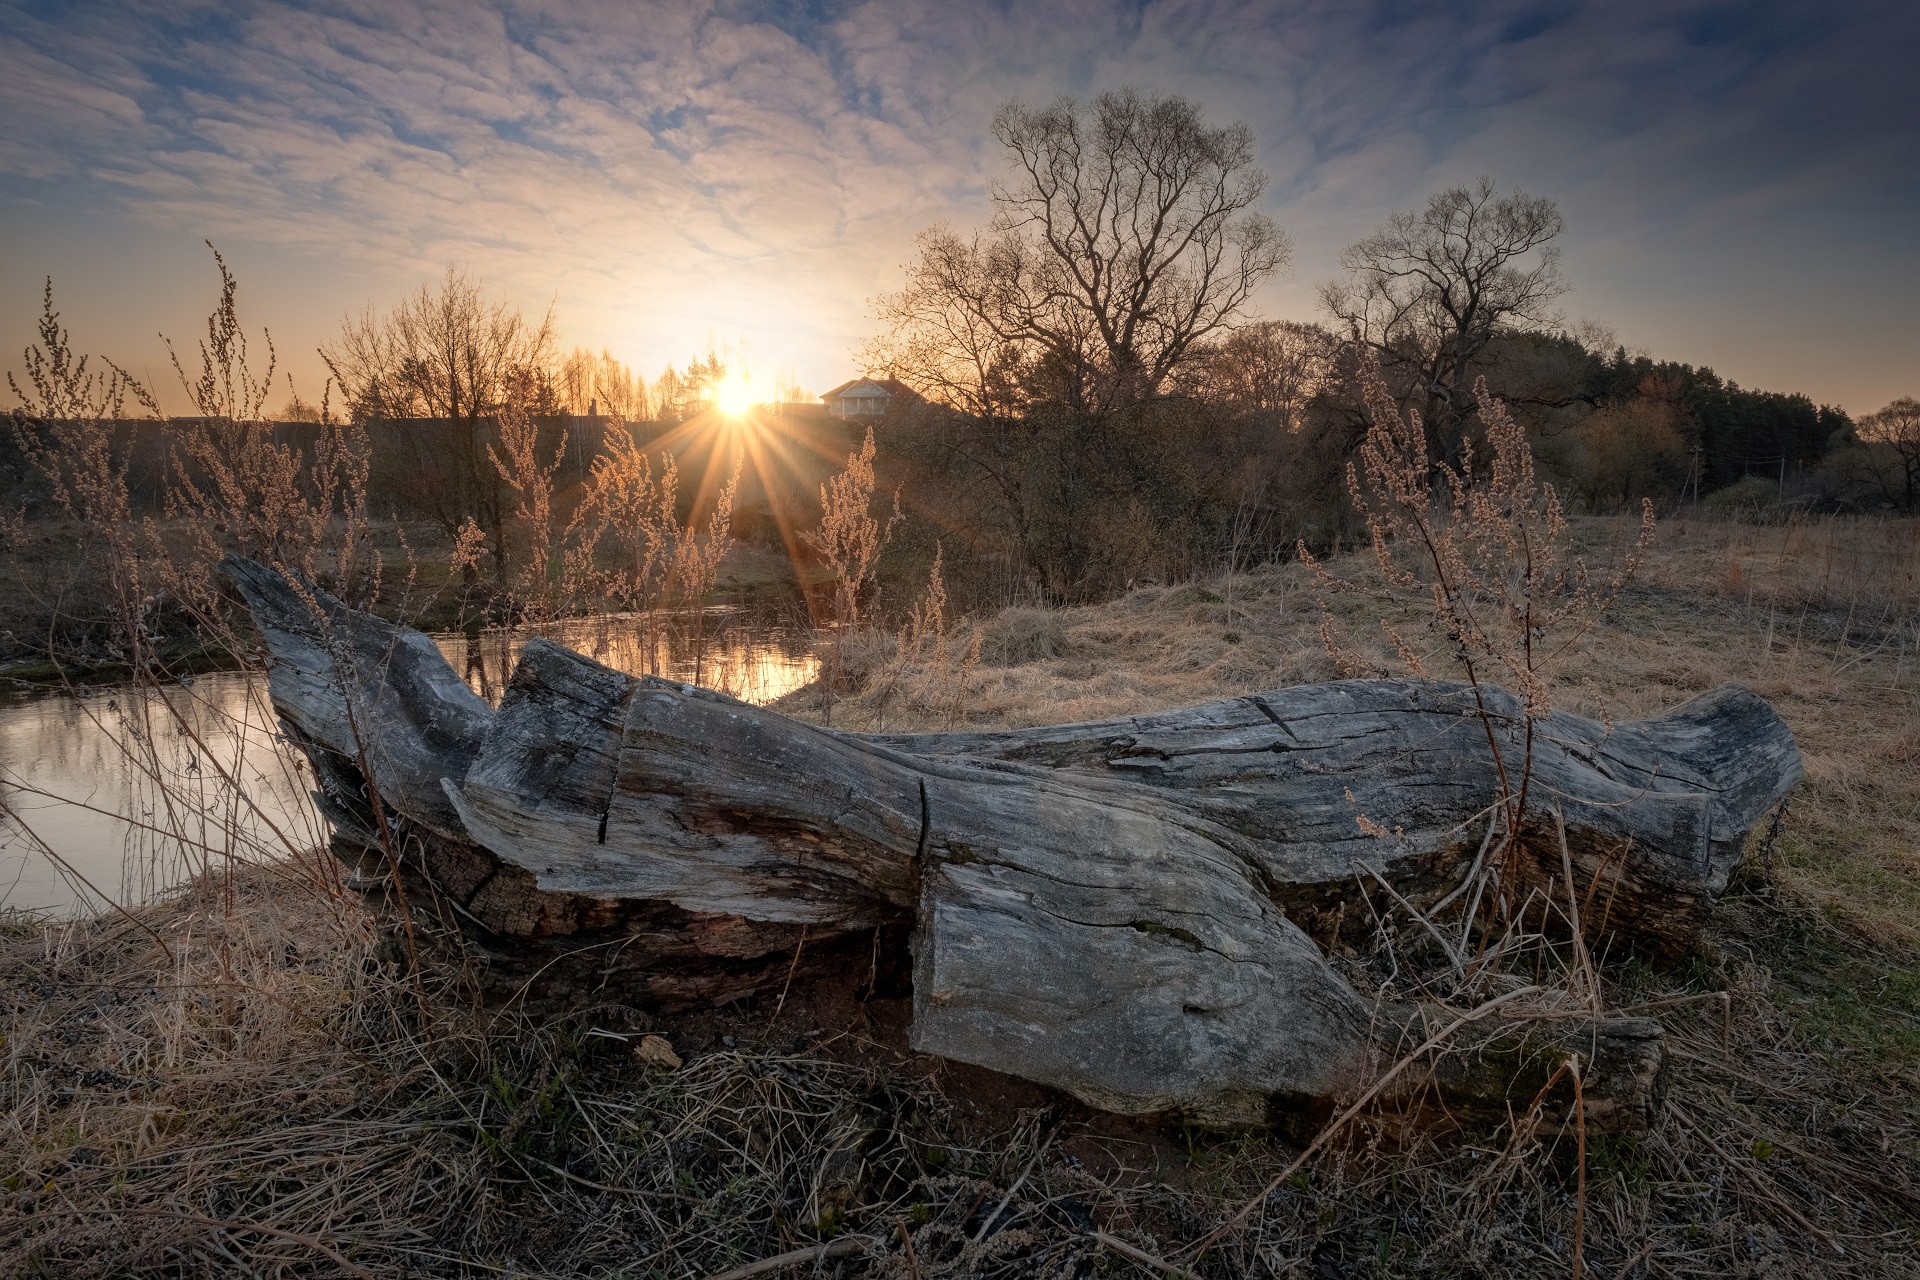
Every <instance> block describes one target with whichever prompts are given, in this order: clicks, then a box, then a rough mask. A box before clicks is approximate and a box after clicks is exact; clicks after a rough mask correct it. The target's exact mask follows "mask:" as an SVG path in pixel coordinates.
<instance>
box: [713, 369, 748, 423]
mask: <svg viewBox="0 0 1920 1280" xmlns="http://www.w3.org/2000/svg"><path fill="white" fill-rule="evenodd" d="M758 403H759V399H758V397H756V396H755V395H754V390H753V376H752V375H751V374H749V373H747V372H745V371H744V370H741V371H736V372H733V373H729V374H728V375H727V376H726V377H724V378H722V379H721V380H720V381H719V382H717V383H715V384H714V388H713V407H714V408H716V409H718V410H719V411H720V412H721V413H723V414H725V415H726V416H727V417H729V418H738V417H742V416H744V415H745V414H746V413H747V412H748V411H749V410H751V409H752V408H753V407H754V405H756V404H758Z"/></svg>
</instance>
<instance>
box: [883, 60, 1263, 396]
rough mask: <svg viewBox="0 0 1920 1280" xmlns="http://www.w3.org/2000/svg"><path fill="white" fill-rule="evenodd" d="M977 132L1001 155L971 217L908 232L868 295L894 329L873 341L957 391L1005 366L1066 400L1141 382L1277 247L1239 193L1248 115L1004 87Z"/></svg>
mask: <svg viewBox="0 0 1920 1280" xmlns="http://www.w3.org/2000/svg"><path fill="white" fill-rule="evenodd" d="M993 135H994V137H995V138H996V139H997V140H998V141H999V142H1000V144H1001V146H1002V147H1003V148H1004V149H1005V151H1006V154H1007V158H1008V170H1007V175H1006V176H1005V177H1004V178H1003V179H1002V180H1001V181H999V182H996V183H995V184H994V186H993V188H992V197H993V203H994V215H993V219H992V221H991V223H990V224H989V228H988V230H987V231H985V232H984V233H982V234H979V235H975V236H972V237H962V236H957V235H955V234H954V233H952V232H950V231H946V230H936V231H934V232H930V233H928V234H927V235H926V236H923V237H922V239H921V242H920V255H919V258H918V260H917V261H916V262H914V263H913V264H912V265H910V266H909V267H908V269H907V274H908V279H907V284H906V287H905V288H904V289H902V290H901V291H900V292H899V293H897V294H894V295H891V296H889V297H887V298H883V299H881V300H880V304H879V311H880V316H881V319H882V320H883V321H884V322H887V323H888V325H889V328H890V329H891V330H892V332H893V334H894V340H893V341H892V342H891V343H889V344H887V345H886V346H885V348H884V349H882V350H878V351H877V352H876V354H878V355H879V356H880V357H881V358H882V359H883V361H884V362H885V363H886V364H887V365H888V366H889V367H890V369H891V371H893V372H894V373H895V374H896V376H899V377H901V378H903V380H905V381H908V382H909V383H912V384H915V385H916V386H918V387H921V388H923V389H924V390H926V391H927V392H929V393H931V394H934V395H936V396H939V397H941V398H944V399H947V400H948V401H949V402H951V403H954V404H955V405H956V407H960V408H963V409H964V410H966V411H968V412H978V411H979V410H980V409H981V408H982V407H984V406H993V407H998V406H999V404H1000V403H1001V401H1002V400H1003V399H1004V397H1005V396H1006V395H1007V394H1008V393H1009V392H1010V391H1011V389H1012V386H1013V384H1012V383H1010V382H1008V380H1007V379H1008V375H1009V374H1010V373H1011V372H1013V371H1015V370H1018V371H1020V372H1021V373H1022V374H1024V375H1025V378H1026V380H1027V381H1028V383H1029V389H1030V390H1038V391H1039V392H1040V393H1041V394H1044V395H1046V396H1048V397H1049V398H1052V399H1056V400H1058V401H1060V402H1062V403H1065V404H1066V405H1068V406H1069V407H1071V408H1074V409H1077V410H1090V411H1093V412H1096V413H1102V412H1106V411H1109V410H1112V409H1115V408H1120V407H1124V406H1126V405H1129V404H1133V403H1137V402H1138V401H1140V400H1142V399H1145V398H1149V397H1151V396H1154V395H1156V394H1158V393H1159V392H1160V390H1161V389H1162V388H1163V386H1164V385H1165V384H1166V381H1167V379H1168V378H1169V377H1170V376H1171V375H1172V374H1173V373H1174V371H1175V370H1176V369H1177V368H1178V367H1179V366H1180V365H1181V363H1182V362H1183V361H1184V360H1186V359H1187V357H1188V356H1189V355H1190V354H1192V353H1193V351H1194V349H1195V347H1196V345H1197V344H1200V343H1202V342H1204V341H1206V340H1207V339H1208V338H1209V337H1210V336H1214V335H1217V334H1219V333H1221V332H1222V331H1223V330H1226V329H1228V328H1230V327H1231V326H1232V325H1233V324H1234V322H1235V321H1236V320H1238V319H1239V318H1240V317H1241V314H1242V312H1243V309H1244V308H1245V306H1246V304H1247V301H1248V299H1249V298H1250V297H1251V296H1252V294H1253V291H1254V290H1255V289H1256V288H1258V287H1259V285H1260V283H1261V282H1262V281H1264V280H1266V279H1267V278H1268V277H1269V276H1270V275H1272V274H1273V272H1274V271H1275V270H1277V269H1278V268H1279V267H1280V266H1281V265H1282V264H1283V263H1284V262H1285V261H1286V259H1287V255H1288V252H1289V248H1288V242H1287V238H1286V236H1285V235H1284V234H1283V233H1282V232H1281V230H1280V229H1279V227H1277V226H1276V225H1275V224H1274V222H1273V220H1272V219H1270V218H1268V217H1266V216H1265V215H1264V214H1261V213H1258V212H1256V211H1254V210H1253V206H1254V205H1255V204H1256V203H1257V202H1258V201H1259V199H1260V197H1261V196H1262V195H1263V194H1264V193H1265V191H1266V186H1267V175H1266V173H1265V172H1264V171H1263V170H1261V169H1260V168H1259V166H1258V165H1257V164H1256V163H1255V156H1254V143H1253V133H1252V131H1251V130H1250V129H1248V128H1247V126H1246V125H1244V124H1231V125H1227V126H1224V127H1221V128H1214V127H1210V126H1209V125H1208V124H1207V122H1206V120H1205V118H1204V117H1203V115H1202V114H1201V111H1200V108H1199V107H1198V106H1196V105H1195V104H1194V103H1192V102H1189V101H1188V100H1187V99H1185V98H1180V97H1173V96H1154V97H1143V96H1141V95H1140V94H1138V93H1135V92H1133V91H1132V90H1118V91H1115V92H1110V93H1103V94H1100V95H1099V96H1098V97H1096V98H1094V99H1093V101H1092V102H1091V103H1089V104H1086V105H1082V104H1080V103H1077V102H1075V101H1074V100H1073V99H1072V98H1064V97H1063V98H1059V99H1057V100H1055V101H1054V102H1052V103H1050V104H1049V105H1047V106H1044V107H1033V106H1029V105H1028V104H1026V103H1024V102H1019V101H1012V102H1007V103H1005V104H1003V105H1002V106H1001V107H1000V109H999V110H998V111H997V112H996V113H995V115H994V118H993ZM1036 379H1038V382H1037V383H1036V382H1035V380H1036Z"/></svg>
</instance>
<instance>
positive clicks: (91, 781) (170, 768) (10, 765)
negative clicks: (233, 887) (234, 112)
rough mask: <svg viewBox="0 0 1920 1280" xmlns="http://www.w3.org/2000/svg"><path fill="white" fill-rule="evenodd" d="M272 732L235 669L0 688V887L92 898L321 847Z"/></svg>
mask: <svg viewBox="0 0 1920 1280" xmlns="http://www.w3.org/2000/svg"><path fill="white" fill-rule="evenodd" d="M163 700H164V701H163ZM278 734H279V724H278V721H277V719H276V717H275V716H274V714H273V711H272V708H271V706H270V705H269V704H268V702H267V697H266V682H265V681H264V680H262V679H259V678H258V677H256V676H252V675H249V674H247V673H244V672H237V671H235V672H221V673H217V674H213V675H207V676H202V677H200V678H198V679H196V680H194V681H192V682H191V683H189V684H185V685H176V686H169V687H168V688H166V689H165V690H153V689H142V688H138V687H135V686H131V685H121V686H114V687H108V688H101V689H95V690H92V691H89V692H87V693H85V694H83V695H82V696H78V697H75V696H72V695H68V694H55V695H48V696H41V697H34V698H24V699H10V700H7V701H4V702H0V790H4V793H5V799H6V802H7V806H8V808H9V809H11V810H12V811H13V815H14V816H13V818H12V820H11V821H6V820H0V860H4V861H5V862H6V863H7V866H6V869H5V875H4V877H0V896H4V897H5V899H6V901H7V902H8V903H9V904H10V905H16V906H23V907H32V908H41V909H51V910H55V911H66V910H70V909H73V908H77V907H80V906H82V905H85V906H87V907H89V908H91V909H95V910H97V909H99V908H100V906H101V905H102V904H101V903H100V901H99V899H100V898H111V899H115V900H118V901H121V902H136V901H141V900H144V899H147V898H150V897H152V896H153V895H154V894H156V893H159V892H161V891H163V890H165V889H168V888H170V887H172V886H173V885H176V884H178V883H180V882H181V881H182V880H183V879H185V878H186V877H187V876H189V875H192V874H195V873H197V872H201V871H205V870H208V869H212V868H214V867H217V866H219V865H221V864H222V863H224V862H225V861H227V860H229V859H238V860H242V861H254V860H259V859H262V858H269V857H281V856H285V854H286V853H287V852H288V845H289V844H293V845H298V846H300V847H302V848H305V849H313V848H319V847H321V846H322V845H324V843H325V841H326V833H325V830H324V828H323V826H322V825H321V823H320V820H319V815H318V813H317V812H316V811H315V810H314V808H313V805H312V802H311V800H310V799H309V797H308V792H309V790H310V788H311V786H312V779H311V778H310V777H309V776H308V773H307V767H306V761H305V759H304V757H302V756H301V754H300V753H299V752H297V751H290V750H287V749H285V747H284V744H283V743H281V742H280V741H279V738H278ZM43 845H44V846H45V848H43V847H42V846H43ZM47 849H51V850H52V855H51V856H50V855H49V854H48V853H47V852H46V850H47ZM15 860H18V861H17V864H16V862H15ZM62 863H64V864H66V865H65V866H64V867H63V866H62V865H61V864H62ZM16 871H17V874H16ZM82 882H84V883H82ZM88 886H91V887H90V888H89V887H88Z"/></svg>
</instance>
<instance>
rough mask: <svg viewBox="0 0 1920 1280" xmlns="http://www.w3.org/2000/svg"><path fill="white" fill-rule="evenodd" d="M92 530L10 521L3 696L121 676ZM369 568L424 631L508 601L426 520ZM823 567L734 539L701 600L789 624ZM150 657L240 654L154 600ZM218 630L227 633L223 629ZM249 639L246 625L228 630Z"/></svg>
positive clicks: (4, 557)
mask: <svg viewBox="0 0 1920 1280" xmlns="http://www.w3.org/2000/svg"><path fill="white" fill-rule="evenodd" d="M155 530H156V532H157V535H158V536H159V537H160V538H162V539H163V540H169V539H170V540H172V541H177V542H179V543H180V544H181V546H183V547H184V546H185V545H186V539H187V533H186V531H185V530H184V529H179V528H174V527H172V526H170V525H169V524H168V523H166V522H159V523H157V524H156V526H155ZM94 536H95V531H93V530H90V529H88V528H86V527H85V526H83V525H81V524H79V523H77V522H74V521H70V520H65V519H54V518H49V519H43V520H36V521H31V522H25V523H20V524H16V525H14V526H11V527H10V528H9V529H7V530H6V531H5V539H4V541H3V542H0V690H5V689H8V688H32V687H42V686H44V687H60V686H63V685H69V684H101V683H107V682H111V681H117V680H124V679H128V678H130V677H131V675H132V670H131V668H130V667H129V666H128V663H127V660H126V658H125V656H124V636H123V631H124V627H125V621H124V618H123V617H122V610H121V608H120V606H119V603H118V601H117V600H116V598H115V596H114V593H113V591H112V589H111V586H110V584H109V583H108V582H107V581H106V580H105V578H104V577H103V576H102V574H101V572H100V565H101V558H100V557H98V556H96V555H94V554H92V547H91V546H90V539H91V538H93V537H94ZM369 549H370V551H371V553H372V555H371V556H370V557H369V562H370V563H376V564H377V565H378V566H379V571H380V578H379V583H378V586H377V587H375V588H374V589H373V590H372V592H371V595H372V599H371V601H370V602H368V607H370V608H371V609H372V610H373V611H374V612H376V613H379V614H381V615H382V616H385V617H389V618H391V619H393V620H395V621H401V622H405V623H406V624H407V625H409V626H412V627H416V628H418V629H419V630H422V631H428V632H435V631H439V632H447V631H458V630H462V629H464V628H477V627H480V626H492V625H498V624H499V623H500V622H501V621H502V620H503V618H504V617H505V610H506V605H505V603H504V600H503V598H502V597H500V596H499V595H498V593H497V592H496V590H495V589H494V588H493V587H492V586H490V585H489V584H488V583H487V582H485V581H484V580H483V581H481V582H479V583H477V584H469V583H467V582H465V581H464V579H463V578H462V576H461V575H460V574H459V573H457V572H456V571H455V570H454V569H453V568H452V566H451V563H450V561H451V556H452V548H451V545H450V544H449V543H448V541H447V539H446V537H445V535H444V534H443V533H442V531H441V530H440V529H439V528H438V527H437V526H434V525H430V524H426V523H422V522H412V523H409V524H407V525H405V526H382V527H379V528H376V529H374V530H372V531H371V532H370V535H369ZM821 577H822V571H821V570H819V569H818V567H817V566H811V565H803V566H796V565H795V564H794V563H793V562H792V560H791V559H790V558H789V557H788V556H787V554H786V553H785V552H784V551H783V550H775V549H772V548H768V547H763V546H758V545H755V544H751V543H744V542H736V543H735V544H734V546H733V548H732V550H731V551H729V553H728V554H727V556H726V558H725V559H724V560H723V561H722V562H721V565H720V569H719V572H718V574H717V575H716V577H715V580H714V587H713V590H712V592H711V593H710V594H709V595H708V597H707V599H706V601H705V603H706V604H709V605H731V606H737V607H742V608H750V609H760V610H767V611H773V612H777V613H779V614H781V615H782V616H785V617H789V618H791V619H792V620H793V621H794V622H795V623H796V624H798V623H801V622H803V621H804V620H805V617H806V604H805V597H806V592H807V591H808V590H809V589H812V588H814V587H816V586H817V585H818V583H819V581H820V580H821ZM142 625H143V628H144V630H145V636H144V640H145V643H147V644H148V645H150V646H151V651H152V654H153V662H154V664H155V665H156V666H158V667H159V668H160V669H162V670H164V671H166V672H167V673H168V675H169V676H171V677H174V678H178V677H180V676H192V675H200V674H203V673H205V672H209V671H224V670H232V669H234V668H236V667H238V666H239V665H241V663H240V659H239V657H238V656H237V655H236V654H235V653H234V652H233V649H232V646H231V644H230V643H229V640H228V637H227V636H226V635H224V634H222V635H213V636H210V635H209V634H208V629H207V628H206V627H205V626H204V625H202V624H201V623H200V622H199V621H198V620H196V619H193V618H191V617H189V616H187V615H186V614H185V613H184V612H183V611H181V610H180V609H178V608H174V607H171V606H170V604H169V602H167V601H165V600H163V599H158V598H156V599H154V600H153V601H152V602H151V604H150V606H149V609H148V611H147V614H146V616H145V618H144V619H143V622H142ZM219 630H221V631H225V630H226V629H225V628H221V629H219ZM236 630H238V632H239V633H240V634H242V635H244V634H245V627H244V625H242V626H240V627H238V628H236Z"/></svg>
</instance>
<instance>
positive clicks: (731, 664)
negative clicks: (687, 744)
mask: <svg viewBox="0 0 1920 1280" xmlns="http://www.w3.org/2000/svg"><path fill="white" fill-rule="evenodd" d="M696 628H697V629H698V631H699V632H700V634H701V635H702V637H703V639H702V640H701V642H700V643H699V644H697V645H696V644H695V643H694V641H693V638H692V635H691V633H693V632H694V631H695V630H696ZM530 634H539V635H545V636H547V637H548V638H550V639H553V640H557V641H559V642H560V643H561V644H564V645H566V646H567V647H568V648H571V649H575V650H577V651H579V652H581V653H584V654H586V655H588V656H589V657H592V658H594V659H596V660H598V661H600V662H604V663H606V664H607V665H608V666H610V667H614V668H617V669H618V670H621V671H627V672H631V673H634V674H641V673H648V672H651V673H655V674H659V675H665V676H670V677H672V678H673V679H676V680H686V681H696V682H698V683H700V684H704V685H705V686H707V687H708V688H711V689H719V690H722V691H724V692H726V693H730V694H732V695H733V696H735V697H737V698H741V699H743V700H745V701H748V702H756V703H766V702H771V701H773V700H774V699H776V698H778V697H780V696H782V695H783V694H786V693H790V692H792V691H793V690H795V689H797V688H799V687H801V686H802V685H804V684H806V683H807V682H808V681H810V680H812V679H813V678H814V676H815V674H817V671H818V664H817V663H816V662H815V660H814V658H813V656H812V654H811V653H810V652H809V651H808V648H807V644H806V639H805V637H804V636H803V635H802V634H800V633H798V632H795V631H792V630H789V629H788V628H786V627H784V626H783V625H780V624H779V623H777V622H774V621H771V620H768V619H766V618H761V617H755V616H752V615H749V614H747V613H744V612H740V611H735V610H731V609H726V608H716V609H709V610H707V611H705V613H704V614H702V615H699V616H697V617H696V616H694V615H690V614H678V615H671V616H666V615H653V616H649V615H644V614H641V615H632V614H624V615H611V616H605V617H596V618H582V619H572V620H569V621H567V622H563V623H557V624H552V625H549V626H545V627H541V628H538V629H537V630H534V631H526V630H522V631H518V632H515V633H512V634H508V633H506V632H504V631H481V632H478V633H473V634H460V633H449V634H443V635H436V636H435V637H434V640H435V641H436V643H438V644H439V646H440V650H441V652H442V653H444V654H446V656H447V661H449V662H450V663H452V664H453V668H454V670H455V671H458V672H460V673H461V674H462V675H463V676H464V677H465V679H466V681H467V683H468V684H469V685H471V686H472V687H473V689H474V690H475V692H477V693H479V694H480V695H481V696H482V697H484V698H486V699H487V700H488V701H489V702H498V701H499V698H500V692H501V689H502V687H503V686H504V684H505V682H506V678H507V676H508V675H509V674H510V673H511V671H512V669H513V663H514V660H515V659H516V658H517V657H518V656H519V652H520V648H521V646H522V645H523V644H525V642H526V639H527V637H528V635H530ZM163 696H164V698H165V700H166V704H167V705H162V704H161V703H160V701H159V699H160V698H161V697H163ZM170 708H171V709H170ZM311 785H312V783H311V779H310V778H309V776H308V775H307V771H306V764H305V761H304V759H302V758H301V757H300V756H299V754H298V753H297V752H293V751H289V750H287V749H286V748H285V746H284V744H282V743H281V742H280V741H279V739H278V737H277V725H276V724H275V721H274V717H273V713H272V709H271V707H270V706H269V705H268V703H267V698H266V681H265V679H264V678H262V677H260V676H258V675H254V674H249V673H245V672H238V671H234V672H218V673H214V674H211V675H206V676H201V677H199V678H198V679H196V680H193V681H191V682H183V683H182V684H181V685H178V686H174V687H171V688H169V689H167V690H166V691H165V692H164V694H163V695H162V694H155V693H152V692H143V691H141V690H139V689H136V688H134V687H132V686H98V687H95V688H92V689H89V690H87V691H85V692H84V693H82V694H80V695H79V696H73V695H69V694H64V693H26V694H0V801H3V802H4V809H5V811H4V812H0V903H4V904H5V905H6V906H9V907H17V908H26V909H30V910H36V911H48V912H53V913H55V914H59V915H72V914H76V913H79V912H84V911H91V910H98V909H100V908H101V907H102V906H103V905H104V904H105V902H106V901H113V902H120V903H133V902H139V901H143V900H145V899H147V898H150V897H152V896H153V895H154V894H156V893H158V892H161V891H163V890H165V889H167V888H168V887H170V886H172V885H174V884H178V883H179V882H180V881H181V880H183V879H185V878H186V877H187V876H189V875H191V874H193V873H195V872H196V871H199V870H201V869H203V868H204V867H206V866H207V865H208V864H209V862H212V863H213V864H215V865H217V864H218V863H219V861H220V860H221V859H222V858H224V857H226V856H228V853H229V851H230V852H231V853H232V854H233V855H234V856H239V857H247V858H255V857H270V856H274V855H276V854H280V853H283V852H285V851H286V850H287V848H288V846H289V845H291V846H293V847H296V848H313V847H314V846H316V845H318V844H319V843H320V842H321V841H322V840H323V839H324V829H323V827H322V825H321V823H320V821H319V817H318V815H317V814H316V813H315V812H314V809H313V806H312V803H311V802H310V801H309V800H308V798H307V791H308V788H309V787H310V786H311Z"/></svg>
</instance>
